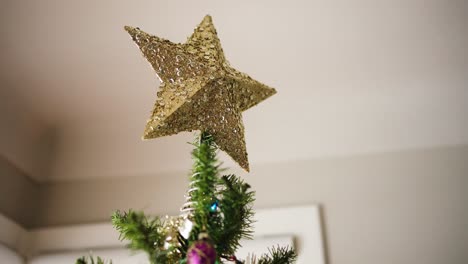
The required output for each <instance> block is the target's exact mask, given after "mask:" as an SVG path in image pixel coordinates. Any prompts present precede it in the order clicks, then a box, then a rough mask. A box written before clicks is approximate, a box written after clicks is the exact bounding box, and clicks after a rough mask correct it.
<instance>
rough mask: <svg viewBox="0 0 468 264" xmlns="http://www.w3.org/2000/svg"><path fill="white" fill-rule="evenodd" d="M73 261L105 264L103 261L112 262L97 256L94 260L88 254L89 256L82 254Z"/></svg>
mask: <svg viewBox="0 0 468 264" xmlns="http://www.w3.org/2000/svg"><path fill="white" fill-rule="evenodd" d="M75 263H76V264H105V263H108V264H112V261H109V262H105V261H104V260H103V259H101V258H100V257H97V259H96V260H95V259H94V257H93V256H89V257H85V256H83V257H81V258H79V259H77V260H76V262H75Z"/></svg>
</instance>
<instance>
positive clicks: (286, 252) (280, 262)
mask: <svg viewBox="0 0 468 264" xmlns="http://www.w3.org/2000/svg"><path fill="white" fill-rule="evenodd" d="M296 258H297V254H296V251H294V249H292V248H290V247H275V248H272V249H269V254H263V255H262V256H261V257H260V259H258V261H257V263H258V264H292V263H294V262H295V261H296Z"/></svg>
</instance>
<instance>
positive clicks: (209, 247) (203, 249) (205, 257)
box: [187, 240, 216, 264]
mask: <svg viewBox="0 0 468 264" xmlns="http://www.w3.org/2000/svg"><path fill="white" fill-rule="evenodd" d="M215 261H216V250H215V248H214V247H213V244H211V243H210V242H209V241H207V240H198V241H196V242H194V243H193V244H192V246H191V247H190V248H189V249H188V251H187V264H214V263H215Z"/></svg>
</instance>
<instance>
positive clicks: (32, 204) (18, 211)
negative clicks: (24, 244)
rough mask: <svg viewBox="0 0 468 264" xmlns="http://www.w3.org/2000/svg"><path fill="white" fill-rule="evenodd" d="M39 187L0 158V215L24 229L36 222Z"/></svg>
mask: <svg viewBox="0 0 468 264" xmlns="http://www.w3.org/2000/svg"><path fill="white" fill-rule="evenodd" d="M39 198H40V197H39V185H38V184H37V183H36V182H34V181H33V180H31V179H30V178H29V177H28V176H26V174H25V173H24V172H22V171H21V170H19V169H18V168H17V167H15V166H14V165H13V164H12V163H11V162H9V161H8V160H7V159H5V158H4V157H2V156H0V213H3V214H5V215H6V216H8V217H9V218H10V219H12V220H13V221H15V222H16V223H18V224H20V225H22V226H24V227H32V226H34V225H35V224H36V222H37V217H38V209H39V208H38V205H39V204H38V200H39Z"/></svg>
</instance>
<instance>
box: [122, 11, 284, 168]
mask: <svg viewBox="0 0 468 264" xmlns="http://www.w3.org/2000/svg"><path fill="white" fill-rule="evenodd" d="M125 30H127V32H128V33H129V34H130V35H131V37H132V38H133V40H134V41H135V42H136V44H137V45H138V47H139V48H140V50H141V52H142V53H143V55H144V57H146V59H147V60H148V61H149V62H150V64H151V65H152V66H153V68H154V70H155V71H156V74H157V75H158V77H159V79H160V81H161V86H160V89H159V91H158V93H157V99H156V103H155V105H154V109H153V113H152V115H151V118H150V119H149V120H148V122H147V124H146V128H145V132H144V136H143V138H144V139H150V138H156V137H161V136H167V135H173V134H177V133H179V132H181V131H193V130H200V131H202V132H207V133H209V134H211V135H212V136H213V139H214V141H215V142H216V144H217V145H218V147H219V148H220V149H221V150H223V151H225V152H226V153H227V154H229V155H230V156H231V157H232V158H233V159H234V160H235V161H236V162H237V163H238V164H239V165H240V166H241V167H242V168H244V169H245V170H246V171H249V162H248V158H247V151H246V146H245V139H244V125H243V123H242V111H245V110H247V109H249V108H250V107H252V106H254V105H256V104H258V103H259V102H261V101H263V100H265V99H266V98H268V97H270V96H271V95H273V94H275V93H276V91H275V89H273V88H270V87H268V86H266V85H264V84H261V83H259V82H257V81H255V80H254V79H252V78H251V77H249V76H248V75H246V74H244V73H241V72H239V71H237V70H235V69H233V68H231V67H230V66H229V63H228V61H227V60H226V59H225V58H224V53H223V49H222V48H221V43H220V41H219V39H218V36H217V34H216V29H215V28H214V25H213V22H212V20H211V17H210V16H206V17H205V18H204V19H203V21H202V22H201V23H200V25H199V26H198V27H197V28H196V29H195V30H194V32H193V34H192V36H190V37H189V38H188V39H187V42H186V43H184V44H179V43H172V42H170V41H168V40H165V39H162V38H158V37H156V36H152V35H149V34H147V33H145V32H143V31H142V30H140V29H139V28H132V27H128V26H127V27H125Z"/></svg>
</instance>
